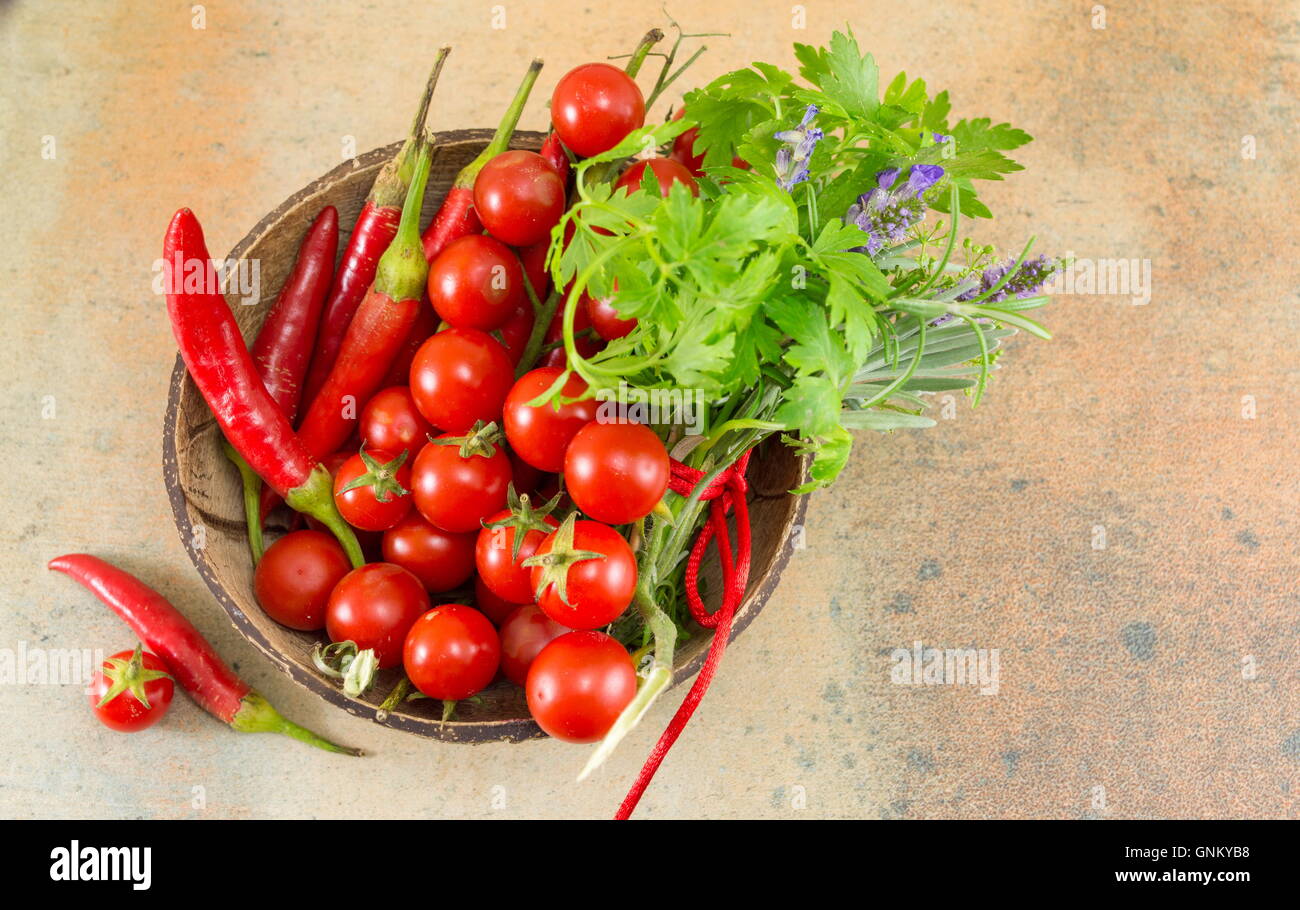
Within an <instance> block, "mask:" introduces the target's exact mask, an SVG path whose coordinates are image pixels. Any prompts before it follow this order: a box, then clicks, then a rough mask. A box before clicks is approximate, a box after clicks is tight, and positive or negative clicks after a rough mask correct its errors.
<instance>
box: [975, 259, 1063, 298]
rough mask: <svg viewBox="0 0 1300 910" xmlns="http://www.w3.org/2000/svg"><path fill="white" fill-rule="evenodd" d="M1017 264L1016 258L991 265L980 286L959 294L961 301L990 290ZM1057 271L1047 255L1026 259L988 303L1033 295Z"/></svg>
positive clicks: (985, 272)
mask: <svg viewBox="0 0 1300 910" xmlns="http://www.w3.org/2000/svg"><path fill="white" fill-rule="evenodd" d="M1015 264H1016V261H1015V259H1008V260H1007V261H1006V262H1004V263H1000V264H998V265H992V266H989V267H988V268H987V269H985V270H984V274H983V275H981V276H980V283H979V287H973V288H971V289H970V290H968V291H963V292H962V293H960V294H958V295H957V299H958V300H961V301H965V300H972V299H974V298H975V297H978V296H979V295H980V294H985V293H987V292H988V291H990V290H991V289H992V288H993V286H994V285H995V284H997V283H998V282H999V281H1001V280H1002V276H1003V275H1005V274H1006V273H1007V272H1009V271H1010V270H1011V267H1012V266H1013V265H1015ZM1054 271H1056V263H1054V262H1051V261H1049V260H1048V258H1047V257H1046V256H1035V257H1034V258H1033V259H1026V260H1025V261H1024V262H1022V263H1020V268H1018V269H1016V271H1015V274H1013V275H1012V276H1011V277H1010V278H1008V279H1007V283H1006V284H1004V285H1002V287H1001V288H999V289H998V292H997V293H996V294H993V295H992V296H990V297H989V298H988V300H987V301H985V302H988V303H994V302H997V301H999V300H1006V299H1007V298H1008V297H1017V298H1022V299H1023V298H1025V297H1033V296H1034V295H1035V294H1037V293H1038V292H1039V291H1040V290H1042V288H1043V285H1044V284H1046V283H1047V279H1048V278H1051V277H1052V272H1054Z"/></svg>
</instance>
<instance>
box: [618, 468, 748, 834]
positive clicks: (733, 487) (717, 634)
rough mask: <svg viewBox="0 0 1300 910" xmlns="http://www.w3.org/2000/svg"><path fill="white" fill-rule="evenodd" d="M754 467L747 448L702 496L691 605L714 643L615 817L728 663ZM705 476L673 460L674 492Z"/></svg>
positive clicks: (741, 589)
mask: <svg viewBox="0 0 1300 910" xmlns="http://www.w3.org/2000/svg"><path fill="white" fill-rule="evenodd" d="M748 467H749V452H746V453H745V454H744V455H741V456H740V458H738V459H736V463H735V464H733V465H732V466H731V467H729V468H728V469H727V470H725V471H723V472H722V473H721V474H719V475H718V476H717V477H715V478H714V479H713V481H712V482H711V483H710V484H709V485H708V486H707V487H705V488H704V492H703V493H701V494H700V499H701V500H704V501H707V502H708V503H709V520H708V522H707V523H706V524H705V525H704V527H703V528H702V529H701V530H700V535H699V536H698V537H696V538H695V546H693V547H692V548H691V555H690V558H689V559H688V560H687V561H686V605H687V606H688V607H689V608H690V611H691V616H693V617H694V618H695V621H696V622H697V623H699V624H700V625H701V626H703V627H704V628H706V629H713V630H715V631H714V633H713V642H712V643H711V644H710V645H709V653H708V656H707V657H705V659H704V666H703V667H701V668H700V675H699V676H697V677H696V678H695V683H694V684H693V685H692V686H691V691H690V692H688V693H686V698H685V699H683V701H682V704H681V707H679V708H678V709H677V713H676V714H674V715H673V719H672V720H671V721H669V723H668V727H667V728H666V729H665V730H664V732H663V735H662V736H660V737H659V742H657V743H655V747H654V749H653V750H651V752H650V757H649V758H647V759H646V762H645V765H644V766H642V768H641V773H640V774H638V775H637V778H636V782H635V783H633V784H632V789H630V790H629V791H628V793H627V796H626V797H624V798H623V804H622V805H621V806H619V808H618V813H617V814H616V815H615V816H614V818H615V819H625V818H627V817H628V816H630V815H631V814H632V812H633V810H634V809H636V805H637V803H638V802H640V801H641V794H643V793H644V792H645V789H646V787H648V786H649V785H650V781H651V780H653V779H654V776H655V772H656V771H658V770H659V766H660V765H661V764H662V763H663V760H664V758H665V757H666V756H667V755H668V750H669V749H671V748H672V747H673V743H675V742H676V741H677V737H678V736H680V735H681V733H682V730H683V729H685V727H686V724H687V722H688V721H689V720H690V719H691V715H692V714H694V713H695V709H696V708H697V707H698V706H699V704H700V701H701V700H702V699H703V698H704V693H705V692H707V691H708V690H709V684H710V683H711V682H713V674H714V673H715V672H716V671H717V669H718V664H719V663H721V662H722V654H723V652H724V651H726V650H727V643H728V642H729V641H730V640H731V621H732V619H733V618H734V617H735V614H736V608H737V607H739V606H740V601H741V599H742V598H743V597H744V596H745V587H746V585H748V583H749V505H748V503H747V502H746V501H745V493H746V491H748V489H749V485H748V484H747V483H745V469H746V468H748ZM703 480H704V472H703V471H697V470H695V469H694V468H691V467H687V466H686V465H684V464H682V463H681V462H679V461H677V460H676V459H673V462H672V476H671V478H670V479H669V481H668V487H669V489H671V490H672V491H673V492H674V493H678V494H680V495H682V496H689V495H690V494H691V492H692V491H693V490H694V489H695V488H696V486H698V485H699V484H700V482H701V481H703ZM731 509H735V512H736V555H735V557H734V559H733V557H732V555H731V535H730V533H729V532H728V531H727V512H728V511H730V510H731ZM715 538H716V539H717V541H718V561H719V562H720V563H721V564H722V580H723V592H722V606H720V607H719V608H718V610H717V612H715V613H706V612H705V611H704V601H703V600H701V599H700V591H699V579H700V563H701V562H703V561H704V551H705V550H706V549H707V548H708V546H709V542H710V541H712V540H714V539H715Z"/></svg>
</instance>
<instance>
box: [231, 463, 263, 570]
mask: <svg viewBox="0 0 1300 910" xmlns="http://www.w3.org/2000/svg"><path fill="white" fill-rule="evenodd" d="M221 448H222V449H223V450H224V451H225V453H226V457H227V458H229V459H230V462H231V464H233V465H234V466H235V467H236V468H238V469H239V482H240V484H241V485H242V486H243V488H244V521H245V522H247V524H248V548H249V549H250V550H251V551H252V552H253V565H255V566H256V565H257V564H258V563H259V562H261V561H262V553H263V552H264V551H263V548H262V478H260V477H258V476H257V473H256V472H255V471H254V470H253V469H252V468H250V467H249V466H248V462H247V461H245V460H244V456H243V455H240V454H239V452H237V451H236V450H235V447H234V446H232V445H231V444H230V443H229V442H228V441H227V440H224V439H223V440H222V441H221Z"/></svg>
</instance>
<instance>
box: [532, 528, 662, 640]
mask: <svg viewBox="0 0 1300 910" xmlns="http://www.w3.org/2000/svg"><path fill="white" fill-rule="evenodd" d="M566 534H567V535H568V540H566V539H565V538H566ZM572 550H581V551H584V552H588V553H598V554H600V555H599V556H596V557H591V558H586V559H582V560H580V561H577V562H572V563H570V564H569V565H568V566H567V567H563V566H541V565H537V566H532V567H531V571H532V574H531V576H530V577H529V582H530V584H531V585H532V588H533V590H534V591H536V592H538V598H537V606H539V607H541V609H542V612H543V613H545V614H546V615H547V616H549V617H551V619H553V620H555V621H556V622H558V623H562V624H563V625H566V626H568V627H569V628H570V629H598V628H600V627H601V626H604V625H608V624H609V623H611V622H613V621H614V620H616V619H618V618H619V616H621V615H622V613H623V611H624V610H626V609H627V605H628V604H630V603H631V602H632V595H633V594H634V593H635V592H636V571H637V570H636V557H635V556H634V555H633V554H632V548H631V547H630V546H628V544H627V541H626V540H624V539H623V538H622V536H620V535H619V533H618V532H617V531H615V530H614V529H613V528H611V527H610V526H609V525H604V524H601V523H600V522H596V521H573V520H572V517H570V519H568V520H566V521H565V523H564V524H563V525H561V526H560V528H559V529H558V530H556V531H554V532H553V533H551V534H550V535H548V536H547V538H546V539H545V540H543V541H542V543H541V545H540V546H539V547H538V548H537V553H536V554H535V555H536V556H545V555H547V554H552V553H556V554H562V553H564V552H566V551H572ZM561 579H563V582H564V587H565V590H564V596H561V592H560V590H559V587H558V582H559V581H560V580H561Z"/></svg>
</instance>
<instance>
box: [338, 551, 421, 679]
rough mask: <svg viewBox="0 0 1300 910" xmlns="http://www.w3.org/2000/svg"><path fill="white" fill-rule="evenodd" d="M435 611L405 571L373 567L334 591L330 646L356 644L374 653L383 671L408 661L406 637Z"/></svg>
mask: <svg viewBox="0 0 1300 910" xmlns="http://www.w3.org/2000/svg"><path fill="white" fill-rule="evenodd" d="M428 609H429V595H428V594H427V593H425V590H424V585H422V584H420V579H418V578H416V577H415V576H414V575H412V574H411V573H410V572H408V571H407V570H406V569H403V568H402V567H401V566H395V565H392V564H391V563H386V562H372V563H368V564H367V565H364V566H362V567H361V568H359V569H353V570H352V571H351V572H349V573H348V574H347V575H345V576H343V580H342V581H340V582H339V583H338V585H337V586H336V587H335V588H334V593H332V594H331V595H330V600H329V605H328V606H327V607H326V608H325V629H326V631H327V632H328V633H329V637H330V641H352V642H355V643H356V646H357V648H358V649H360V650H365V649H367V648H374V650H375V657H376V658H377V659H378V661H379V666H381V667H395V666H397V664H398V663H399V662H400V661H401V659H402V642H404V641H405V640H406V633H407V631H408V630H409V629H410V628H411V626H412V625H413V624H414V623H415V621H416V620H417V619H419V618H420V616H421V615H422V614H423V613H424V612H425V611H427V610H428Z"/></svg>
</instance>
